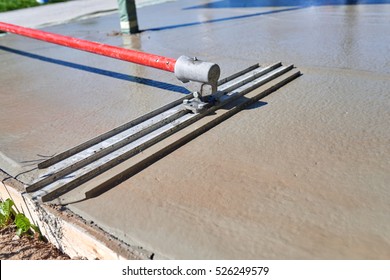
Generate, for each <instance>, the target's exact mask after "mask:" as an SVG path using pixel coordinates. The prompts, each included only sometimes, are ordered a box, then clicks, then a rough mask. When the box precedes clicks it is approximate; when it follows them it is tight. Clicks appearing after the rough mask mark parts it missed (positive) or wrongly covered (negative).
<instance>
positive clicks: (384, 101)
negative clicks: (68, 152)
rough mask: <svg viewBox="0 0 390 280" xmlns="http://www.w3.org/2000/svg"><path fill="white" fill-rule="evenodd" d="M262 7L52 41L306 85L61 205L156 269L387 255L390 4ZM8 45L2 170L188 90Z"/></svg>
mask: <svg viewBox="0 0 390 280" xmlns="http://www.w3.org/2000/svg"><path fill="white" fill-rule="evenodd" d="M270 2H271V1H270ZM358 2H359V1H358ZM384 2H386V1H384ZM239 3H241V4H239ZM250 3H251V4H250ZM256 3H258V1H248V2H247V4H248V5H242V1H196V0H189V1H178V2H174V3H165V4H161V5H158V6H151V7H145V8H142V9H140V10H139V12H140V13H139V20H140V27H141V29H143V30H144V32H142V33H141V34H139V35H134V36H130V37H127V38H121V37H118V36H111V35H113V34H114V33H113V30H115V27H113V26H116V25H115V24H116V22H115V21H116V20H117V17H116V15H109V16H104V17H100V18H94V19H89V20H86V21H81V22H75V23H70V24H66V25H60V26H56V27H51V28H47V29H46V30H49V31H52V32H56V33H60V34H65V35H71V36H75V37H79V38H83V39H88V40H94V41H99V42H104V43H109V44H113V45H125V47H130V48H134V49H139V50H143V51H147V52H152V53H156V54H160V55H166V56H170V57H178V56H180V55H182V54H187V55H191V56H197V57H200V58H205V59H208V60H211V61H213V62H216V63H218V64H220V66H221V69H222V76H226V75H228V74H231V73H233V72H235V71H238V70H240V69H242V68H244V67H246V66H249V65H251V64H254V63H256V62H260V63H264V64H267V63H272V62H275V61H279V60H280V61H283V62H284V63H286V64H287V63H294V64H295V65H296V66H297V67H298V68H299V69H300V70H301V71H302V72H303V73H304V75H303V76H302V77H300V78H299V79H298V80H295V81H294V82H293V83H291V84H288V85H287V86H286V87H284V88H282V89H281V90H279V91H278V92H276V93H274V94H272V95H270V96H268V97H266V98H265V99H263V100H262V102H261V103H258V104H256V105H254V106H252V107H250V108H248V109H247V110H245V111H242V112H240V113H239V114H238V115H236V116H234V117H232V118H231V119H229V120H227V121H225V122H224V123H222V124H220V125H219V126H217V127H215V128H214V129H212V130H210V131H208V132H207V133H205V134H203V135H202V136H200V137H198V138H197V139H195V140H194V141H192V142H190V143H189V144H187V145H185V146H184V147H182V148H180V149H178V150H177V151H175V152H173V153H172V154H170V155H169V156H167V157H165V158H163V159H162V160H160V161H158V162H157V163H155V164H153V165H152V166H150V167H149V168H147V169H146V170H144V171H142V172H140V173H138V174H137V175H136V176H134V177H132V178H130V179H129V180H127V181H125V182H124V183H122V184H120V185H118V186H117V187H115V188H113V189H111V190H110V191H108V192H106V193H104V194H102V195H100V196H99V197H97V198H94V199H89V200H86V201H82V202H78V203H74V204H70V205H68V208H69V209H71V210H72V211H74V212H75V213H77V214H79V215H81V216H82V217H83V218H85V219H87V220H91V221H93V222H94V223H96V224H97V225H99V226H100V227H102V228H103V229H104V230H106V231H108V232H110V233H112V234H114V235H115V236H117V237H118V238H119V239H122V240H124V241H126V242H127V243H129V244H132V245H136V246H142V247H143V248H145V249H147V250H149V251H151V252H154V253H155V256H156V257H160V258H176V259H209V258H210V259H214V258H221V259H226V258H233V259H238V258H241V259H261V258H265V259H273V258H277V259H285V258H286V259H290V258H293V259H296V258H309V259H310V258H332V259H339V258H348V259H356V258H387V259H388V258H389V256H390V228H389V224H388V222H387V221H388V220H389V218H390V206H389V205H388V203H387V202H388V200H389V198H390V190H389V188H388V185H389V182H390V175H389V174H390V172H389V171H390V162H389V154H390V145H389V144H390V142H389V139H390V130H389V128H388V123H389V121H390V109H389V108H390V106H389V105H390V98H389V95H388V88H389V86H390V82H389V80H390V79H389V78H390V70H389V69H390V67H389V66H390V64H389V63H390V55H389V49H388V46H389V43H390V36H389V35H390V34H389V33H390V30H389V29H388V26H389V24H390V19H389V17H388V14H389V12H390V5H389V4H386V3H383V1H382V2H381V3H378V2H375V1H369V2H365V3H364V4H357V3H355V4H351V3H349V2H348V3H345V2H343V3H341V1H339V2H337V1H336V2H335V3H332V4H333V5H324V4H322V3H319V4H318V5H315V6H309V7H308V6H302V3H300V2H299V1H295V2H294V1H286V3H284V2H283V3H282V4H280V5H279V6H267V5H262V6H259V5H257V4H256ZM345 4H347V5H345ZM157 13H158V14H168V13H169V14H174V15H175V16H174V17H156V16H155V15H156V14H157ZM123 39H125V44H124V43H123ZM0 40H1V41H0V42H1V44H0V65H1V67H0V77H1V81H2V87H1V91H0V94H1V104H2V110H1V112H0V120H1V121H0V126H1V128H0V131H1V135H0V145H1V149H0V151H1V153H2V157H1V160H0V168H1V169H3V170H5V171H6V172H8V173H10V174H11V175H13V176H17V175H18V174H20V173H22V172H25V171H28V170H29V169H32V168H35V166H36V163H37V161H39V160H41V159H42V158H45V157H47V156H50V155H53V154H55V153H58V152H61V151H63V150H64V149H66V148H70V147H72V146H75V145H77V144H79V143H81V142H83V141H85V140H88V139H89V138H92V137H94V136H96V135H97V134H99V133H102V132H105V131H107V130H109V129H112V128H114V127H115V126H117V125H119V124H122V123H124V122H127V121H129V120H131V119H132V118H135V117H136V116H138V115H140V114H143V113H146V112H148V111H150V110H152V109H154V108H156V107H159V106H161V105H164V104H166V103H168V102H169V101H172V100H174V99H177V98H179V97H181V96H182V95H183V94H184V93H185V89H184V88H183V87H182V86H183V85H182V84H180V82H178V81H176V80H175V78H174V77H173V75H171V74H170V73H164V72H160V71H158V70H153V69H146V68H144V67H141V66H135V65H130V64H128V63H125V62H121V61H114V60H112V59H108V58H103V57H98V56H95V55H92V54H87V53H82V52H78V51H74V50H70V49H65V48H62V47H59V46H53V45H48V44H45V43H42V42H37V41H34V40H30V39H25V38H20V37H17V36H13V35H7V36H5V37H3V38H1V39H0ZM3 108H4V109H3ZM33 174H34V172H27V173H25V174H22V175H19V176H17V178H19V179H21V180H22V181H23V180H24V181H25V182H29V180H32V178H33V177H34V176H33ZM69 195H71V193H69ZM102 205H104V207H102Z"/></svg>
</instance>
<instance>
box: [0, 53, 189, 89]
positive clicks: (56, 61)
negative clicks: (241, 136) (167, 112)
mask: <svg viewBox="0 0 390 280" xmlns="http://www.w3.org/2000/svg"><path fill="white" fill-rule="evenodd" d="M0 50H2V51H6V52H11V53H14V54H18V55H22V56H25V57H29V58H33V59H37V60H40V61H45V62H49V63H54V64H58V65H62V66H66V67H70V68H74V69H77V70H82V71H86V72H90V73H94V74H99V75H103V76H108V77H111V78H115V79H119V80H124V81H128V82H133V83H137V84H142V85H147V86H151V87H155V88H159V89H164V90H169V91H174V92H178V93H181V94H188V93H190V91H189V90H188V89H186V88H184V87H181V86H177V85H173V84H168V83H164V82H159V81H155V80H151V79H147V78H141V77H136V76H131V75H126V74H122V73H118V72H114V71H109V70H104V69H100V68H96V67H91V66H86V65H82V64H78V63H73V62H68V61H64V60H59V59H54V58H50V57H45V56H42V55H37V54H33V53H29V52H25V51H21V50H17V49H13V48H9V47H5V46H0Z"/></svg>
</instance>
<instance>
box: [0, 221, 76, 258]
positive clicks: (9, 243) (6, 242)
mask: <svg viewBox="0 0 390 280" xmlns="http://www.w3.org/2000/svg"><path fill="white" fill-rule="evenodd" d="M0 259H1V260H69V259H70V258H69V256H68V255H66V254H64V253H62V252H61V251H60V250H58V249H57V248H56V247H55V246H54V245H53V244H51V243H48V242H44V241H42V240H39V238H38V236H32V237H29V236H22V237H21V238H19V237H18V236H17V235H16V227H15V226H12V225H10V226H7V227H4V228H2V229H0Z"/></svg>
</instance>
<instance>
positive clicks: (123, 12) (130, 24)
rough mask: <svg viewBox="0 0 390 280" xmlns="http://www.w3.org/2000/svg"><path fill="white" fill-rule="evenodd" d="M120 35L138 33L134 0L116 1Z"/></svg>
mask: <svg viewBox="0 0 390 280" xmlns="http://www.w3.org/2000/svg"><path fill="white" fill-rule="evenodd" d="M118 7H119V16H120V25H121V32H122V33H138V32H139V29H138V20H137V10H136V7H135V0H118Z"/></svg>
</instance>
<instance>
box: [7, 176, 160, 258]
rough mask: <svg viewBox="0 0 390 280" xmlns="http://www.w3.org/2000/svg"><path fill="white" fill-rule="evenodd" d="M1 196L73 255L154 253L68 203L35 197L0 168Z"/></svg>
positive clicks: (74, 256)
mask: <svg viewBox="0 0 390 280" xmlns="http://www.w3.org/2000/svg"><path fill="white" fill-rule="evenodd" d="M0 180H1V185H0V198H1V199H3V200H6V199H7V198H10V199H12V200H13V201H14V202H15V206H16V208H17V209H18V211H20V212H23V213H24V214H25V215H26V216H27V217H28V218H29V219H30V221H32V222H33V223H34V224H36V225H38V226H39V228H40V230H41V232H42V234H43V235H44V236H45V237H46V238H47V239H48V241H49V242H51V243H53V244H54V245H55V246H56V247H57V248H58V249H60V250H61V251H62V252H64V253H66V254H68V255H69V256H70V257H71V258H75V259H79V258H82V259H84V258H86V259H100V260H147V259H153V257H154V254H153V253H152V252H149V251H147V250H145V249H143V248H141V247H137V246H131V245H129V244H126V243H124V242H122V241H121V240H118V239H117V238H116V237H114V236H112V235H110V234H109V233H107V232H105V231H104V230H102V229H101V228H99V227H97V226H96V225H94V224H92V223H87V222H86V221H85V220H83V219H82V218H81V217H79V216H77V215H76V214H74V213H73V212H71V211H70V210H69V209H67V208H65V207H53V206H49V205H45V204H40V203H38V202H37V201H33V200H32V199H31V197H30V196H29V194H27V193H26V192H25V190H24V185H23V184H22V183H21V182H20V181H18V180H16V179H15V178H13V177H12V176H10V175H8V174H7V173H5V172H4V171H3V170H1V169H0Z"/></svg>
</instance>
